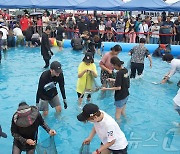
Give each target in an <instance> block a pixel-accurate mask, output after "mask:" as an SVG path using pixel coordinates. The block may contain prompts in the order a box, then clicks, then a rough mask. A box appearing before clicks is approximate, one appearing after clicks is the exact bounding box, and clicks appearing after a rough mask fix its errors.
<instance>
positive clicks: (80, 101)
mask: <svg viewBox="0 0 180 154" xmlns="http://www.w3.org/2000/svg"><path fill="white" fill-rule="evenodd" d="M82 99H83V98H81V97H79V98H78V103H79V105H81V104H82Z"/></svg>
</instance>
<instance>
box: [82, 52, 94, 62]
mask: <svg viewBox="0 0 180 154" xmlns="http://www.w3.org/2000/svg"><path fill="white" fill-rule="evenodd" d="M83 62H86V63H93V62H94V59H93V54H92V53H91V52H86V53H85V56H84V58H83Z"/></svg>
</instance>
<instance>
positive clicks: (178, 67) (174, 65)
mask: <svg viewBox="0 0 180 154" xmlns="http://www.w3.org/2000/svg"><path fill="white" fill-rule="evenodd" d="M170 64H171V70H170V71H169V75H168V76H169V77H171V76H172V75H174V73H176V71H180V59H173V60H172V61H171V63H170Z"/></svg>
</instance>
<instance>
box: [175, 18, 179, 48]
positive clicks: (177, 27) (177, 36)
mask: <svg viewBox="0 0 180 154" xmlns="http://www.w3.org/2000/svg"><path fill="white" fill-rule="evenodd" d="M174 35H176V36H175V41H176V44H179V45H180V14H179V16H178V19H177V20H176V21H175V22H174Z"/></svg>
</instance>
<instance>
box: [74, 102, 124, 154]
mask: <svg viewBox="0 0 180 154" xmlns="http://www.w3.org/2000/svg"><path fill="white" fill-rule="evenodd" d="M77 119H78V120H79V121H81V122H86V121H89V122H93V124H94V127H93V128H92V131H91V133H90V135H89V137H88V138H86V139H85V140H84V141H83V144H89V143H90V142H91V140H92V139H93V137H94V135H95V134H97V135H98V137H99V138H100V140H101V142H102V143H101V146H100V147H99V148H97V149H96V151H94V152H93V154H100V153H113V154H127V146H128V142H127V139H126V137H125V135H124V133H123V132H122V131H121V129H120V127H119V125H118V124H117V123H116V121H115V120H114V119H113V118H112V117H111V116H110V115H108V114H107V113H106V112H104V111H102V110H99V107H98V106H97V105H95V104H92V103H89V104H86V105H85V106H84V107H83V112H82V113H81V114H79V115H78V116H77Z"/></svg>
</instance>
